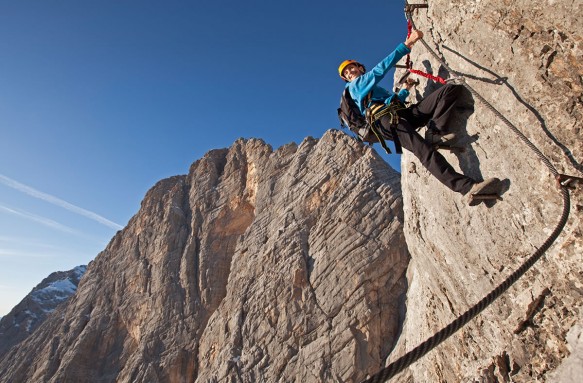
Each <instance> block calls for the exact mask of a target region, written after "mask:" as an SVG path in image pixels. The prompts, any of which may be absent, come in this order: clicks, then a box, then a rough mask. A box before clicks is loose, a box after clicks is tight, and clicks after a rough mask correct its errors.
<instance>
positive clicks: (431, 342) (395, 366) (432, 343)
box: [363, 1, 575, 383]
mask: <svg viewBox="0 0 583 383" xmlns="http://www.w3.org/2000/svg"><path fill="white" fill-rule="evenodd" d="M405 3H406V8H405V13H406V16H407V19H408V20H409V22H410V24H411V27H412V28H415V24H414V23H413V20H412V11H413V10H414V9H415V8H425V7H424V6H423V4H422V5H421V6H419V7H415V6H413V7H411V6H410V5H409V4H408V3H407V1H406V2H405ZM421 42H422V43H423V45H424V46H425V48H426V49H427V50H428V51H429V52H430V53H431V54H432V55H433V56H434V57H435V58H436V59H437V60H438V61H439V62H440V63H441V64H442V65H443V67H444V68H445V69H447V70H448V71H449V72H450V73H454V74H455V75H456V76H457V78H456V80H460V79H462V80H463V77H462V76H461V75H460V73H459V72H456V71H453V70H451V69H450V68H449V66H448V65H447V64H446V63H445V61H444V60H443V59H442V58H441V57H440V56H439V55H437V53H435V51H434V50H433V49H432V48H431V47H430V46H429V45H428V44H427V42H425V40H423V39H421ZM461 83H462V84H463V85H464V86H465V87H466V88H467V89H468V90H469V91H470V92H471V93H472V94H473V95H474V96H475V97H476V98H477V99H479V100H480V101H481V102H482V103H483V104H484V105H485V106H486V107H487V108H488V109H490V110H491V111H492V112H493V113H494V114H496V116H498V117H499V118H500V119H501V120H502V121H503V122H504V123H505V124H506V125H507V126H508V127H509V128H510V129H511V130H512V131H513V132H514V133H515V134H516V135H517V136H518V137H519V138H520V140H522V141H523V142H524V143H525V144H526V145H527V146H528V147H529V148H530V149H531V150H532V151H533V152H534V153H535V154H536V155H537V156H538V157H539V159H540V160H541V161H542V162H543V163H544V164H545V165H546V167H547V168H548V169H549V171H550V172H551V173H552V174H553V176H554V177H555V179H556V180H557V184H558V186H559V188H560V190H561V195H562V197H563V212H562V214H561V218H560V219H559V222H558V223H557V225H556V227H555V229H554V230H553V232H552V233H551V235H550V236H549V237H548V238H547V240H546V241H545V242H544V243H543V244H542V245H541V246H540V247H539V248H538V249H537V250H536V251H535V252H534V253H533V254H532V255H531V256H530V257H529V258H528V259H527V260H526V261H525V262H524V263H523V264H522V265H521V266H520V267H519V268H518V269H517V270H516V271H515V272H513V273H512V274H511V275H510V276H509V277H508V278H506V280H504V281H503V282H502V283H500V284H499V285H498V287H496V288H495V289H494V290H492V291H491V292H490V293H489V294H488V295H486V296H485V297H484V298H483V299H482V300H481V301H479V302H478V303H476V304H475V305H474V306H473V307H471V308H470V309H468V310H467V311H466V312H465V313H463V314H462V315H460V316H458V317H457V318H456V319H455V320H454V321H452V322H451V323H450V324H448V325H447V326H446V327H444V328H442V329H441V330H439V331H438V332H437V333H435V334H434V335H433V336H431V337H430V338H428V339H427V340H425V341H424V342H423V343H421V344H419V345H418V346H417V347H415V348H414V349H412V350H411V351H409V352H407V353H406V354H405V355H403V356H401V357H400V358H398V359H397V360H395V361H394V362H392V363H391V364H389V365H388V366H387V367H385V368H383V369H382V370H380V371H378V372H377V373H376V374H374V375H373V376H371V377H370V378H368V379H367V380H364V381H363V383H379V382H384V381H386V380H388V379H390V378H392V377H393V376H395V375H396V374H398V373H399V372H401V371H403V370H404V369H405V368H407V367H409V366H410V365H411V364H413V363H415V362H416V361H417V360H419V359H420V358H421V357H423V356H424V355H425V354H427V353H428V352H429V351H431V350H432V349H433V348H435V347H437V346H438V345H439V344H441V343H442V342H443V341H445V340H446V339H447V338H449V337H450V336H451V335H453V334H454V333H455V332H457V331H458V330H459V329H461V328H462V327H463V326H465V325H466V324H467V323H468V322H469V321H471V320H472V319H473V318H474V317H475V316H476V315H478V314H479V313H480V312H482V311H483V310H484V309H485V308H486V307H488V306H489V305H490V304H491V303H492V302H494V301H495V300H496V299H497V298H498V297H500V295H502V294H503V293H504V292H505V291H506V290H508V289H509V288H510V286H512V285H513V284H514V283H515V282H516V281H517V280H518V279H519V278H520V277H522V276H523V275H524V274H525V273H526V272H527V271H528V270H529V269H530V268H531V267H532V266H533V265H534V264H535V263H536V262H537V261H538V260H539V259H540V258H541V257H542V256H543V254H544V253H545V252H546V251H547V250H548V249H549V248H550V247H551V245H552V244H553V243H554V242H555V240H556V239H557V238H558V237H559V235H560V234H561V232H562V231H563V229H564V227H565V225H566V224H567V220H568V218H569V210H570V208H571V202H570V196H569V190H568V185H567V184H564V183H563V182H561V180H563V179H564V178H565V177H566V178H568V179H573V178H575V177H569V176H565V175H563V174H559V172H558V171H557V169H555V167H554V166H553V165H552V164H551V162H550V161H549V159H548V158H546V157H545V156H544V154H542V152H541V151H540V150H539V149H538V148H537V147H536V146H535V145H534V144H533V143H532V142H530V140H529V139H528V138H527V137H526V136H525V135H524V134H523V133H522V132H521V131H520V130H519V129H518V128H517V127H516V126H514V124H512V123H511V122H510V121H508V119H507V118H506V117H504V116H503V115H502V113H500V112H499V111H498V110H497V109H496V108H494V106H492V104H490V103H489V102H488V101H487V100H486V99H484V97H482V96H481V95H480V94H479V93H478V92H476V91H475V90H474V89H473V88H472V87H471V86H469V85H468V84H467V83H466V82H465V81H461Z"/></svg>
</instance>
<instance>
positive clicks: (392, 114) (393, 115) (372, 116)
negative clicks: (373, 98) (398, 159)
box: [366, 100, 405, 154]
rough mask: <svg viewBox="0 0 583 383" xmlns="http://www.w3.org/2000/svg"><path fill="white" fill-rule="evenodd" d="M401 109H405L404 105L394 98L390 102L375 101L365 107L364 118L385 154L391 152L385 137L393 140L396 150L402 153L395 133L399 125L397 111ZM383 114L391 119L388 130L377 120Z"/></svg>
mask: <svg viewBox="0 0 583 383" xmlns="http://www.w3.org/2000/svg"><path fill="white" fill-rule="evenodd" d="M401 109H405V107H404V105H403V104H401V103H400V102H398V101H394V100H393V101H391V103H390V104H381V103H375V104H373V105H371V106H370V107H369V108H367V109H366V119H367V121H368V124H369V125H370V129H371V131H372V132H373V133H374V135H375V136H376V138H377V139H378V140H379V142H380V143H381V145H382V147H383V149H385V151H386V152H387V154H391V150H390V149H389V148H388V147H387V143H386V142H385V139H390V140H393V142H394V143H395V150H396V152H397V153H399V154H401V153H403V149H402V147H401V141H400V140H399V136H398V135H397V125H399V115H398V114H397V112H398V111H399V110H401ZM385 116H389V118H390V120H391V123H390V127H389V131H387V130H386V129H385V128H384V127H383V126H382V125H381V123H380V122H379V121H380V119H381V118H382V117H385Z"/></svg>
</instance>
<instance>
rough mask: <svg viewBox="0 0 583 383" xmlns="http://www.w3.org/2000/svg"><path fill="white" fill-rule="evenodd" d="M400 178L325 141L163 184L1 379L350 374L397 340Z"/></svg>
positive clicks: (270, 378)
mask: <svg viewBox="0 0 583 383" xmlns="http://www.w3.org/2000/svg"><path fill="white" fill-rule="evenodd" d="M401 201H402V200H401V194H400V187H399V174H398V173H397V172H395V171H394V170H393V169H391V168H390V167H389V166H388V165H387V164H386V163H385V162H384V161H383V160H382V158H380V157H379V156H378V155H377V154H376V152H375V151H373V150H371V149H370V148H367V147H365V146H363V145H362V144H361V143H359V142H357V141H356V140H354V139H352V138H350V137H348V136H347V135H345V134H344V133H341V132H337V131H329V132H327V133H326V134H325V135H324V136H323V138H321V139H320V140H315V139H312V138H308V139H306V140H304V142H302V143H301V144H300V145H299V146H298V145H295V144H290V145H286V146H284V147H281V148H279V149H278V150H276V151H273V150H272V149H271V147H270V146H268V145H266V144H265V143H264V142H262V141H259V140H239V141H237V142H236V143H235V144H234V145H233V146H232V147H231V148H229V149H222V150H214V151H211V152H209V153H208V154H207V155H205V156H204V157H203V158H202V159H200V160H198V161H197V162H195V163H194V164H193V165H192V166H191V168H190V172H189V174H188V175H187V176H176V177H172V178H169V179H166V180H163V181H160V182H159V183H158V184H157V185H156V186H154V187H153V188H152V189H151V190H150V191H149V192H148V193H147V195H146V197H145V198H144V201H143V202H142V206H141V209H140V211H139V212H138V213H137V214H136V215H135V216H134V217H133V218H132V219H131V221H130V222H129V224H128V226H127V227H126V228H125V229H124V230H123V231H121V232H118V234H117V235H116V236H115V237H114V238H113V239H112V241H111V242H110V243H109V245H108V246H107V248H106V249H105V250H104V251H103V252H102V253H101V254H99V255H98V256H97V258H96V259H95V260H94V261H93V262H91V263H90V265H89V266H88V269H87V272H86V275H85V276H84V278H83V279H82V281H81V283H80V285H79V289H78V291H77V294H76V295H75V296H74V297H73V298H72V299H71V300H69V302H68V304H67V305H66V306H60V307H59V309H58V310H57V311H56V312H55V313H53V315H52V316H50V317H49V318H48V319H47V320H46V321H45V323H43V325H42V326H41V327H40V328H39V329H38V330H37V331H36V332H35V333H34V334H33V335H32V336H30V337H29V338H28V339H26V340H25V341H23V342H22V343H21V344H20V345H19V347H17V348H13V349H11V351H10V352H9V353H8V354H6V356H5V357H4V358H3V359H2V360H1V361H0V381H2V382H12V381H27V382H41V381H42V382H79V381H91V382H94V381H100V382H114V381H117V382H193V381H197V382H212V381H237V380H242V381H245V382H254V381H267V382H276V381H282V380H285V381H289V380H296V379H299V380H301V381H304V382H320V381H326V380H342V381H358V380H361V379H363V378H364V377H365V376H366V374H367V373H369V374H370V373H372V372H374V371H375V370H376V369H377V368H378V367H379V366H380V365H381V364H382V362H383V361H384V359H385V358H386V357H387V356H388V354H389V352H390V350H391V349H392V347H393V345H394V344H395V343H396V341H397V337H398V333H399V330H400V325H401V323H402V317H401V316H400V312H402V310H403V307H402V306H403V299H402V298H403V296H404V294H405V291H406V285H405V271H406V268H407V264H408V262H409V255H408V253H407V250H406V246H405V241H404V237H403V231H402V222H403V221H402V218H403V217H402V209H403V207H402V203H401Z"/></svg>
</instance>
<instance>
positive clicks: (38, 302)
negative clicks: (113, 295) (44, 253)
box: [0, 266, 86, 357]
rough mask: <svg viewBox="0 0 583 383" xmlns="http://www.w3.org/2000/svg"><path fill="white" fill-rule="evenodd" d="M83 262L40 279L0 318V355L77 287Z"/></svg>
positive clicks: (84, 267) (24, 336) (32, 329)
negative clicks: (40, 280) (80, 264)
mask: <svg viewBox="0 0 583 383" xmlns="http://www.w3.org/2000/svg"><path fill="white" fill-rule="evenodd" d="M85 269H86V266H78V267H75V268H74V269H73V270H69V271H57V272H54V273H51V275H49V276H48V277H46V278H45V279H43V281H42V282H41V283H39V284H38V285H37V286H36V287H35V288H34V289H32V291H31V292H30V293H29V294H28V295H27V296H26V297H25V298H24V299H23V300H22V301H21V302H20V303H18V304H17V305H16V306H15V307H14V308H13V309H12V310H10V312H9V313H8V314H7V315H6V316H4V317H2V320H0V357H2V355H4V354H5V353H6V352H7V351H8V350H9V349H10V348H11V347H14V346H15V345H17V344H18V343H20V342H21V341H22V340H24V339H26V338H27V337H28V336H29V335H30V334H32V332H34V330H35V329H36V328H37V327H38V326H40V325H41V324H42V323H43V322H44V320H45V319H46V317H47V315H48V314H49V313H51V312H53V311H54V310H55V309H56V307H57V306H58V305H60V304H61V303H63V302H65V301H66V300H67V299H69V297H70V296H71V295H73V294H74V293H75V291H76V290H77V285H78V284H79V280H80V279H81V276H83V273H84V272H85Z"/></svg>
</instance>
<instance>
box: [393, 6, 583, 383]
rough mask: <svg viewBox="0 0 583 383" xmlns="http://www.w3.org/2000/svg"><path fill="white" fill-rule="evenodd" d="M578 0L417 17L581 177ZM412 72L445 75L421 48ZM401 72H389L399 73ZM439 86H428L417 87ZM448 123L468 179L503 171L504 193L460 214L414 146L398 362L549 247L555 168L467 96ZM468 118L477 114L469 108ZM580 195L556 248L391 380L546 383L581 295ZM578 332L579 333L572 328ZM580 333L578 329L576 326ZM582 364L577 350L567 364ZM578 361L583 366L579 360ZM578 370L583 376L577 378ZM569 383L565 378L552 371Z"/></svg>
mask: <svg viewBox="0 0 583 383" xmlns="http://www.w3.org/2000/svg"><path fill="white" fill-rule="evenodd" d="M582 19H583V4H582V3H581V2H577V1H575V2H573V1H560V0H557V1H530V0H529V1H520V0H519V1H506V0H494V1H487V2H483V1H456V2H455V6H452V3H451V2H449V1H441V0H437V1H436V0H434V1H430V2H429V9H428V10H420V11H419V12H417V13H416V14H415V15H414V21H415V24H416V26H417V28H418V29H420V30H423V31H424V32H425V35H426V36H425V40H426V41H427V42H428V44H429V45H430V46H431V47H439V50H438V52H439V54H440V55H442V56H443V57H444V58H445V59H446V62H447V64H448V66H449V67H450V68H452V69H453V70H454V71H458V72H460V73H462V74H464V75H465V78H466V81H467V83H468V84H470V86H471V87H472V88H474V89H475V90H477V91H478V92H479V93H480V94H481V95H482V96H483V97H484V98H485V99H486V100H489V101H490V102H491V103H492V104H493V106H494V107H495V108H496V109H498V110H499V111H500V112H501V113H502V114H503V115H504V116H506V118H508V119H509V120H510V121H511V122H512V123H513V124H514V125H516V126H517V127H518V128H519V129H520V130H521V131H522V133H523V134H524V135H525V136H526V137H528V139H529V140H530V141H531V142H532V143H533V144H534V145H536V146H537V147H538V148H539V150H540V151H541V152H542V153H543V154H544V155H545V156H546V157H548V159H549V160H550V162H551V163H552V164H553V165H554V166H555V167H556V168H557V170H558V171H559V173H566V174H571V175H575V176H578V177H582V170H583V168H582V164H581V161H582V159H583V146H582V145H581V120H582V118H583V107H582V92H583V77H582V76H583V64H582V62H581V57H582V56H583V24H581V20H582ZM412 60H413V62H414V64H415V66H416V67H417V68H419V69H424V70H426V69H430V70H432V71H433V72H434V73H439V74H440V75H443V76H447V75H448V73H447V72H445V71H444V70H443V68H442V67H441V66H440V64H439V62H438V61H437V60H436V59H434V58H433V56H431V55H430V54H429V53H428V52H427V50H426V49H425V48H424V47H423V45H421V44H417V45H416V46H415V47H414V48H413V53H412ZM400 74H401V73H396V75H397V76H398V75H400ZM433 89H434V86H433V85H432V84H427V83H426V81H422V84H421V86H420V87H419V91H420V93H421V95H423V94H425V93H426V92H430V91H431V90H433ZM463 104H464V105H463V108H460V110H459V112H460V118H459V119H458V121H456V122H455V123H454V124H452V127H451V128H452V130H453V131H455V132H457V133H458V134H460V135H461V136H462V142H464V143H465V144H466V145H469V147H468V150H466V152H465V153H461V154H457V155H454V154H448V153H445V155H446V157H447V158H448V160H449V161H450V163H452V164H454V165H455V166H456V167H457V168H458V170H462V171H463V172H464V173H465V174H468V175H470V176H473V177H476V178H481V177H492V176H497V177H499V178H501V179H506V181H505V182H506V185H507V188H506V189H507V190H506V192H505V193H504V195H503V201H499V202H497V203H496V204H494V205H493V206H490V207H488V206H486V205H484V204H482V205H480V206H478V207H475V208H468V207H467V206H466V204H465V202H464V201H463V198H462V196H460V195H456V194H454V193H451V192H450V191H449V190H447V189H445V188H444V187H443V186H441V185H440V184H439V183H438V182H437V181H436V180H435V179H433V178H432V177H430V176H429V175H428V173H427V172H426V171H425V170H424V169H423V168H422V166H421V165H420V164H419V163H418V161H417V160H416V159H415V158H413V157H412V156H411V155H410V154H405V155H404V156H403V159H402V161H403V162H402V168H403V169H411V168H413V167H412V166H410V163H414V164H416V165H417V166H415V168H416V169H417V170H416V172H411V173H409V172H407V171H405V170H404V171H403V177H402V185H403V198H404V214H405V237H406V239H407V245H408V249H409V251H410V253H411V257H412V261H411V265H410V266H409V269H408V284H409V290H408V292H407V314H406V321H405V325H404V329H403V334H402V336H401V338H400V340H399V346H398V347H397V350H395V352H394V353H393V354H392V355H391V360H394V359H395V358H397V357H398V356H400V355H401V354H403V353H404V352H405V351H406V350H409V349H412V348H413V347H415V346H416V345H417V344H419V343H420V342H421V341H423V340H425V339H426V338H428V337H429V336H431V335H433V333H434V332H435V331H437V330H439V329H441V328H442V327H444V326H445V325H447V324H449V323H450V322H451V321H452V320H454V319H455V318H456V317H457V316H458V315H460V314H461V313H463V312H465V311H466V310H467V309H468V308H470V307H471V306H472V305H473V304H475V303H477V302H478V301H479V300H480V299H481V298H482V297H484V296H485V295H486V294H487V293H488V292H489V291H491V290H492V289H493V288H495V287H496V286H497V285H498V284H499V283H500V282H502V281H503V280H504V279H505V278H506V277H507V276H508V275H509V274H510V273H511V272H512V271H514V270H515V269H517V268H518V267H519V265H521V264H522V262H523V261H524V260H525V259H526V258H527V256H529V255H530V254H532V253H534V251H535V250H536V249H537V248H538V247H540V245H542V244H543V242H544V241H545V240H546V238H547V237H548V236H549V234H550V233H551V231H552V230H553V229H554V228H555V226H556V225H557V223H558V221H559V218H560V216H561V213H562V211H563V202H562V199H561V195H560V194H559V191H558V188H557V187H556V186H555V180H554V179H553V177H552V175H551V173H550V172H549V170H548V169H547V168H546V167H545V166H544V165H543V163H542V162H541V161H540V160H539V159H538V157H537V156H536V155H534V154H533V152H532V151H531V150H530V149H529V148H528V147H527V146H526V145H525V144H523V143H522V142H521V141H520V140H519V139H518V138H517V137H516V135H515V134H514V133H513V132H512V131H511V130H510V129H509V128H508V127H507V126H506V125H505V124H504V123H503V122H502V121H501V120H500V119H499V118H498V117H497V116H496V115H495V114H494V113H493V112H492V111H490V110H489V109H487V108H486V107H484V105H483V104H482V103H481V102H480V101H479V100H478V99H475V97H472V96H471V94H469V92H468V94H466V97H465V99H464V103H463ZM472 112H473V113H472ZM580 190H581V189H580V188H579V191H576V192H573V193H572V194H571V208H570V219H569V221H568V223H567V226H566V228H565V229H564V231H563V232H562V234H561V236H560V237H559V239H558V240H557V241H556V242H555V245H554V246H553V247H552V248H551V249H550V251H548V252H547V254H546V256H545V257H543V259H541V261H539V262H538V263H537V264H536V266H535V267H534V268H533V269H532V270H531V271H529V272H528V273H526V275H525V276H524V277H523V278H521V279H520V280H519V281H518V282H517V283H516V284H515V285H514V286H513V287H511V288H510V289H509V290H508V292H507V293H506V294H504V295H503V296H502V297H501V299H499V300H498V301H497V302H495V303H494V304H493V305H491V306H490V307H489V308H487V309H486V310H485V311H484V312H483V313H482V314H481V315H479V316H478V317H477V318H476V319H475V320H474V321H472V322H471V323H470V324H469V325H468V326H466V327H465V328H463V329H462V330H461V331H459V332H458V333H457V334H455V335H454V336H453V337H452V338H450V339H449V340H447V341H446V342H444V343H443V344H442V345H441V346H440V347H439V348H437V349H436V350H434V351H432V352H430V353H429V354H428V355H427V356H426V357H425V358H423V359H421V360H420V361H419V362H417V363H416V364H414V365H413V366H412V367H411V368H410V369H409V370H408V371H407V372H405V373H403V374H402V375H400V376H399V377H398V378H397V379H396V380H395V381H414V382H470V381H479V382H495V381H496V382H503V381H513V382H532V381H547V379H548V380H549V381H551V378H550V377H549V376H550V375H549V374H548V372H549V371H551V370H553V369H555V368H556V367H557V366H558V365H559V364H560V363H561V361H562V359H563V358H565V357H566V356H567V355H569V353H570V352H571V351H573V352H575V350H579V353H580V352H581V351H580V350H581V348H580V347H579V348H577V347H571V351H570V350H569V347H568V345H567V342H566V341H565V337H566V335H567V333H568V332H569V331H570V329H571V328H572V327H573V326H577V325H576V323H577V322H578V323H579V325H578V326H581V319H580V318H581V317H580V315H579V313H580V312H581V305H582V303H583V262H582V260H583V259H582V254H583V241H582V233H581V230H582V227H583V224H582V222H581V210H582V206H583V201H582V197H581V191H580ZM579 329H580V327H579ZM579 333H580V330H579ZM575 360H577V357H576V358H575ZM578 360H581V355H579V357H578ZM579 376H580V375H579ZM553 379H557V380H556V381H558V382H559V381H560V382H569V381H573V382H574V380H568V378H567V377H566V375H565V377H564V380H563V378H560V377H559V378H553Z"/></svg>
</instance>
